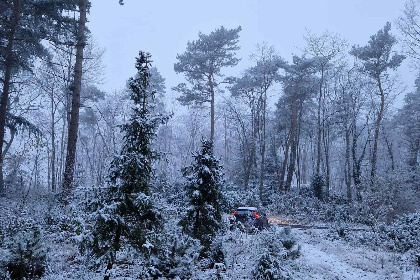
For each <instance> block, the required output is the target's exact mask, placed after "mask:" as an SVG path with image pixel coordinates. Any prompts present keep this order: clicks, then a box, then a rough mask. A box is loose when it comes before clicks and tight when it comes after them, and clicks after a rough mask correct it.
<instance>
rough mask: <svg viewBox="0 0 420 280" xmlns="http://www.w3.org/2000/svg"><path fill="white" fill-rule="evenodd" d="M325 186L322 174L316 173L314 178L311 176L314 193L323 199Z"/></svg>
mask: <svg viewBox="0 0 420 280" xmlns="http://www.w3.org/2000/svg"><path fill="white" fill-rule="evenodd" d="M324 186H325V180H324V177H323V176H322V175H320V174H315V175H314V176H313V177H312V178H311V188H312V190H313V192H314V195H315V196H316V197H317V198H318V199H320V200H322V199H323V193H324V192H323V188H324Z"/></svg>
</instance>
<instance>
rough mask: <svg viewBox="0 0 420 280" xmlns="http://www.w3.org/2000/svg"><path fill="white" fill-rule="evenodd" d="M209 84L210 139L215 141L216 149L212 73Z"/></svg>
mask: <svg viewBox="0 0 420 280" xmlns="http://www.w3.org/2000/svg"><path fill="white" fill-rule="evenodd" d="M209 85H210V92H211V97H210V141H212V142H213V146H212V149H213V150H214V84H213V80H212V75H210V77H209Z"/></svg>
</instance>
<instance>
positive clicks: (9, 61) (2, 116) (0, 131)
mask: <svg viewBox="0 0 420 280" xmlns="http://www.w3.org/2000/svg"><path fill="white" fill-rule="evenodd" d="M12 5H13V14H12V19H11V24H10V32H9V33H8V36H7V46H6V52H5V54H6V57H5V64H4V66H5V69H4V79H3V93H2V96H1V104H0V153H1V154H0V195H3V194H4V179H3V163H4V155H3V142H4V130H5V125H6V113H7V105H8V102H9V92H10V80H11V78H12V68H13V59H14V58H13V44H14V40H15V34H16V30H17V27H18V24H19V13H20V10H19V5H20V1H19V0H13V4H12Z"/></svg>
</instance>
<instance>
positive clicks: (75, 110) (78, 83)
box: [63, 0, 87, 197]
mask: <svg viewBox="0 0 420 280" xmlns="http://www.w3.org/2000/svg"><path fill="white" fill-rule="evenodd" d="M86 8H87V0H80V2H79V9H80V18H79V26H78V33H77V44H76V64H75V68H74V90H73V98H72V104H71V118H70V123H69V130H68V143H67V155H66V167H65V170H64V184H63V193H64V196H65V197H68V196H69V194H70V193H71V190H72V188H73V177H74V164H75V160H76V144H77V132H78V129H79V109H80V91H81V87H82V63H83V49H84V47H85V27H86Z"/></svg>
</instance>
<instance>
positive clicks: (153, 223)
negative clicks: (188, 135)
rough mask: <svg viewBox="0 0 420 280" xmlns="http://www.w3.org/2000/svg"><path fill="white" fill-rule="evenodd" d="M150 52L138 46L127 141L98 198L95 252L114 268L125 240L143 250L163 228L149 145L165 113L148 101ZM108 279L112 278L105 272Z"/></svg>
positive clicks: (151, 94) (153, 155)
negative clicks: (155, 199) (153, 186)
mask: <svg viewBox="0 0 420 280" xmlns="http://www.w3.org/2000/svg"><path fill="white" fill-rule="evenodd" d="M150 58H151V56H150V54H148V53H144V52H140V54H139V58H137V62H136V68H137V70H138V74H137V75H136V77H135V78H131V79H130V80H129V88H130V91H131V100H133V101H134V106H133V109H132V110H133V112H132V115H131V118H130V120H129V121H128V123H127V124H125V125H123V126H122V131H123V132H124V139H123V140H124V144H123V147H122V150H121V153H120V155H119V156H116V157H115V158H114V159H113V161H112V163H111V173H110V176H109V186H108V188H107V189H106V191H105V192H104V193H103V195H102V197H101V198H100V199H99V200H98V201H99V202H98V203H99V204H101V205H99V206H98V207H97V212H96V216H97V217H96V224H95V227H94V230H93V232H92V240H91V244H90V246H91V248H92V249H93V253H94V254H95V255H96V256H97V257H99V259H100V260H103V261H105V262H106V263H107V270H109V269H111V268H112V266H113V264H114V262H115V258H116V253H117V252H118V251H119V250H120V249H121V248H122V247H123V246H124V245H125V244H127V245H130V246H131V247H133V248H135V249H136V250H138V251H139V252H142V251H143V252H149V250H150V249H152V251H153V248H154V246H153V244H152V243H153V236H154V234H156V233H157V232H159V230H160V229H161V226H162V223H161V216H160V214H159V213H158V211H157V209H156V208H155V206H154V204H153V200H152V197H151V193H150V187H151V183H150V181H151V178H152V162H153V160H155V159H156V158H157V157H158V154H157V152H155V151H153V150H152V149H151V144H152V140H153V138H154V137H155V136H156V130H157V128H158V126H159V124H163V123H165V122H166V121H167V119H168V118H167V117H166V116H162V115H153V114H152V113H151V107H150V106H149V103H150V102H151V101H152V100H153V98H154V90H153V89H152V88H151V87H150V84H149V83H150V78H151V74H150V67H151V60H150ZM104 279H109V276H107V275H106V276H105V278H104Z"/></svg>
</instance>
